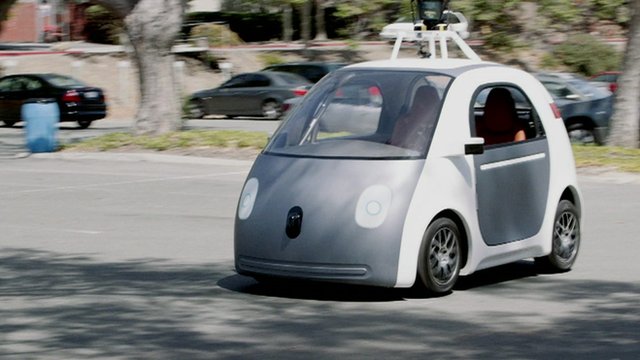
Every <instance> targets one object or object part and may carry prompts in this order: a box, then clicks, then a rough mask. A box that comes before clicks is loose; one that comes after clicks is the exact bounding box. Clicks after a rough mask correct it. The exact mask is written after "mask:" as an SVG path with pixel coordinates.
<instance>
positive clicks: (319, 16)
mask: <svg viewBox="0 0 640 360" xmlns="http://www.w3.org/2000/svg"><path fill="white" fill-rule="evenodd" d="M324 3H325V0H316V37H315V40H319V41H322V40H327V29H326V26H325V22H324Z"/></svg>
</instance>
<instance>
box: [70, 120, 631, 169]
mask: <svg viewBox="0 0 640 360" xmlns="http://www.w3.org/2000/svg"><path fill="white" fill-rule="evenodd" d="M267 140H268V137H267V134H266V133H263V132H250V131H236V130H187V131H176V132H171V133H168V134H165V135H160V136H135V135H132V134H130V133H124V132H120V133H111V134H107V135H103V136H99V137H95V138H92V139H89V140H84V141H81V142H78V143H72V144H65V145H63V146H62V149H61V150H63V151H64V150H73V151H110V150H117V149H127V148H129V149H132V150H135V149H145V150H155V151H165V150H171V149H188V148H207V147H212V148H255V149H261V148H263V147H264V146H265V145H266V144H267ZM573 153H574V154H575V158H576V165H577V166H578V167H607V168H612V169H615V170H619V171H626V172H636V173H640V149H625V148H615V147H607V146H581V145H574V146H573Z"/></svg>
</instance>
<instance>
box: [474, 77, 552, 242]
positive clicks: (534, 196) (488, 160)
mask: <svg viewBox="0 0 640 360" xmlns="http://www.w3.org/2000/svg"><path fill="white" fill-rule="evenodd" d="M494 88H505V89H507V90H508V91H509V93H511V96H512V99H514V102H515V104H514V107H515V108H516V109H515V110H514V112H515V115H513V116H514V124H515V125H514V126H516V127H517V128H518V129H520V128H521V129H522V131H524V134H525V139H524V140H519V141H514V140H503V141H500V142H497V143H493V144H488V145H486V146H485V150H484V153H482V154H477V155H474V166H475V173H476V194H477V211H478V222H479V225H480V230H481V233H482V237H483V239H484V241H485V243H486V244H488V245H500V244H505V243H508V242H512V241H519V240H524V239H527V238H530V237H532V236H534V235H535V234H537V233H538V232H539V231H540V229H541V227H542V222H543V219H544V214H545V209H546V204H547V197H548V191H549V179H550V174H549V173H550V166H549V144H548V141H547V138H546V136H545V133H544V129H543V127H542V123H541V122H540V119H539V117H538V115H537V114H538V112H537V111H536V109H535V107H534V106H533V105H532V103H531V101H529V100H528V98H527V97H526V95H525V92H524V91H522V89H520V88H518V87H517V86H515V85H509V84H500V85H494V86H487V87H483V88H481V89H479V90H478V91H476V96H475V97H474V98H475V99H474V104H476V105H475V106H474V109H473V110H472V111H471V116H470V118H471V128H472V129H473V130H472V131H475V136H477V137H484V138H485V142H487V140H488V137H489V136H488V135H485V134H484V133H485V132H486V131H485V130H481V129H483V127H484V126H486V125H483V123H484V122H488V121H494V119H492V118H489V117H488V115H489V114H488V112H487V113H485V110H487V109H486V107H485V106H484V105H486V104H482V103H481V102H480V103H479V102H477V100H478V99H486V97H487V96H486V94H487V92H489V91H491V90H493V89H494ZM516 99H517V101H515V100H516ZM488 102H489V101H487V103H488Z"/></svg>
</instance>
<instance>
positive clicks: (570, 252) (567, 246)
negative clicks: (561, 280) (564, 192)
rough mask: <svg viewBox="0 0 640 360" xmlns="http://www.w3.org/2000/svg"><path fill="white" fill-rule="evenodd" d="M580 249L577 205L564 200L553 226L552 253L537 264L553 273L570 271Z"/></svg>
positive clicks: (559, 205) (540, 259)
mask: <svg viewBox="0 0 640 360" xmlns="http://www.w3.org/2000/svg"><path fill="white" fill-rule="evenodd" d="M579 249H580V216H579V215H578V211H577V210H576V207H575V205H573V204H572V203H571V202H570V201H567V200H562V201H560V203H559V204H558V210H556V217H555V220H554V225H553V239H552V248H551V253H550V254H549V255H548V256H545V257H540V258H536V259H535V260H536V263H537V264H538V265H540V266H542V267H543V268H545V269H547V270H551V271H560V272H562V271H568V270H570V269H571V266H573V263H574V262H575V261H576V257H577V256H578V250H579Z"/></svg>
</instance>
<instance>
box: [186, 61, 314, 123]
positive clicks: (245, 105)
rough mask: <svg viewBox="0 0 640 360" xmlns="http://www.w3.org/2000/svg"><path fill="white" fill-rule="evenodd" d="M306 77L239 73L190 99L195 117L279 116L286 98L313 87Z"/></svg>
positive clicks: (190, 106)
mask: <svg viewBox="0 0 640 360" xmlns="http://www.w3.org/2000/svg"><path fill="white" fill-rule="evenodd" d="M311 85H312V84H311V83H310V82H309V81H308V80H306V79H305V78H303V77H301V76H298V75H294V74H289V73H284V72H275V71H260V72H254V73H244V74H240V75H236V76H234V77H232V78H231V79H229V80H228V81H227V82H225V83H224V84H222V85H221V86H220V87H217V88H215V89H208V90H202V91H198V92H196V93H194V94H193V95H191V97H190V98H189V104H188V112H189V114H188V115H190V116H191V117H192V118H198V119H199V118H202V117H204V116H206V115H226V116H227V117H229V118H233V117H236V116H261V117H265V118H268V119H277V118H279V117H280V116H281V115H282V110H281V104H282V102H283V101H285V100H287V99H289V98H293V97H296V96H303V95H305V94H306V93H307V91H308V89H309V88H310V87H311Z"/></svg>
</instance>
